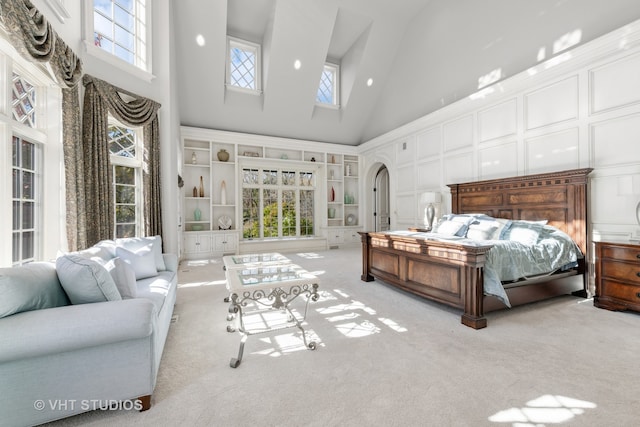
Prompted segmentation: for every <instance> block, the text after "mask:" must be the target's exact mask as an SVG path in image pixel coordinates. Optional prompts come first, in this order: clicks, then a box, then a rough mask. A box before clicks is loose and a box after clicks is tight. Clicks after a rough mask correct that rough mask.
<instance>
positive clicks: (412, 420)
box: [51, 247, 640, 427]
mask: <svg viewBox="0 0 640 427" xmlns="http://www.w3.org/2000/svg"><path fill="white" fill-rule="evenodd" d="M287 256H288V257H290V258H291V259H292V260H294V261H295V262H296V263H298V264H300V265H301V266H303V267H305V268H306V269H307V270H309V271H313V272H316V273H317V274H318V275H319V277H320V279H321V282H320V289H321V291H322V295H321V298H320V300H319V301H318V302H316V303H312V304H311V305H310V309H309V315H308V317H307V322H306V327H307V328H308V331H309V332H310V333H311V334H313V335H314V336H315V337H316V338H317V340H318V343H319V345H318V349H317V350H315V351H310V350H307V349H306V348H304V347H303V345H302V340H301V338H300V333H299V332H298V331H297V329H289V330H285V331H279V332H274V333H270V334H266V335H255V336H251V337H249V339H248V341H247V344H246V347H245V353H244V359H243V362H242V364H241V365H240V366H239V367H238V368H237V369H232V368H230V367H229V360H230V358H231V357H232V356H236V354H237V350H238V344H239V335H238V334H237V333H228V332H226V325H227V322H226V315H227V308H228V304H227V303H224V302H223V298H224V296H225V295H226V291H225V286H224V273H223V271H222V265H221V260H220V259H213V260H209V261H206V262H191V263H183V264H182V265H181V268H180V273H179V283H180V287H179V289H178V299H177V304H176V308H175V314H176V315H177V321H176V322H175V323H174V324H173V325H172V326H171V329H170V331H169V336H168V339H167V344H166V347H165V352H164V355H163V359H162V364H161V366H160V373H159V378H158V383H157V386H156V391H155V394H154V396H153V401H152V404H153V406H152V408H151V409H150V410H149V411H147V412H143V413H138V412H135V411H94V412H91V413H87V414H82V415H78V416H75V417H71V418H68V419H66V420H61V421H59V422H56V423H51V425H52V426H63V425H64V426H67V425H68V426H75V425H90V426H109V425H119V426H123V425H126V426H147V425H154V426H155V425H163V426H164V425H172V426H322V427H326V426H425V425H426V426H517V427H523V426H554V425H560V424H562V425H575V426H632V425H633V426H635V425H638V424H637V423H638V418H639V417H640V404H639V403H638V402H639V399H640V367H639V365H638V362H639V361H640V339H639V338H640V315H638V314H631V313H619V312H610V311H606V310H602V309H597V308H595V307H594V306H593V302H592V300H584V299H580V298H574V297H569V296H567V297H560V298H555V299H553V300H549V301H545V302H541V303H536V304H532V305H528V306H524V307H519V308H515V309H511V310H504V311H501V312H496V313H491V314H489V315H488V316H487V317H488V323H489V326H488V327H487V328H486V329H483V330H478V331H475V330H473V329H471V328H468V327H466V326H463V325H462V324H460V313H459V312H458V311H457V310H453V309H449V308H447V307H445V306H442V305H438V304H434V303H430V302H427V301H425V300H423V299H420V298H416V297H413V296H411V295H408V294H406V293H404V292H401V291H399V290H397V289H395V288H391V287H390V286H388V285H385V284H383V283H380V282H378V281H375V282H371V283H365V282H362V281H360V274H361V271H360V268H361V267H360V265H361V254H360V248H359V247H354V248H346V249H338V250H330V251H326V252H319V253H307V254H287Z"/></svg>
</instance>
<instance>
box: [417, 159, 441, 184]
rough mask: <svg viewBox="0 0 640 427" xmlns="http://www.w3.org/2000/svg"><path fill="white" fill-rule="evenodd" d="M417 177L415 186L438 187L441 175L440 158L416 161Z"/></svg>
mask: <svg viewBox="0 0 640 427" xmlns="http://www.w3.org/2000/svg"><path fill="white" fill-rule="evenodd" d="M417 168H418V178H417V183H416V188H417V189H418V190H421V189H435V188H439V187H440V177H441V176H442V168H441V167H440V160H435V161H431V162H424V163H418V165H417Z"/></svg>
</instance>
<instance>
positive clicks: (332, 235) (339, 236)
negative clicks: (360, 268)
mask: <svg viewBox="0 0 640 427" xmlns="http://www.w3.org/2000/svg"><path fill="white" fill-rule="evenodd" d="M327 240H328V241H329V244H330V245H339V244H340V243H344V231H343V230H331V229H329V231H328V232H327Z"/></svg>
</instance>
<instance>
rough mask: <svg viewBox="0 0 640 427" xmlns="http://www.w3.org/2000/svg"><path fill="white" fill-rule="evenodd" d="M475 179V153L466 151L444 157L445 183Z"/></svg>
mask: <svg viewBox="0 0 640 427" xmlns="http://www.w3.org/2000/svg"><path fill="white" fill-rule="evenodd" d="M473 180H475V174H474V171H473V154H472V153H465V154H458V155H455V156H448V157H445V158H444V184H445V185H446V184H457V183H460V182H468V181H473Z"/></svg>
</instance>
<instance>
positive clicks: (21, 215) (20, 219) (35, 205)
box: [12, 136, 41, 265]
mask: <svg viewBox="0 0 640 427" xmlns="http://www.w3.org/2000/svg"><path fill="white" fill-rule="evenodd" d="M12 146H13V147H12V154H13V161H12V175H13V182H12V187H13V194H12V201H13V227H12V228H13V235H12V264H13V265H21V264H25V263H28V262H32V261H35V260H36V259H37V257H38V251H39V247H38V245H39V242H38V240H37V234H38V224H39V221H38V212H39V206H40V201H39V200H40V199H39V198H40V194H39V193H40V191H39V187H40V175H41V170H40V168H41V165H40V164H41V162H40V160H39V158H40V155H41V149H40V146H39V145H37V144H35V143H33V142H30V141H26V140H24V139H22V138H20V137H17V136H14V137H13V143H12Z"/></svg>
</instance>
